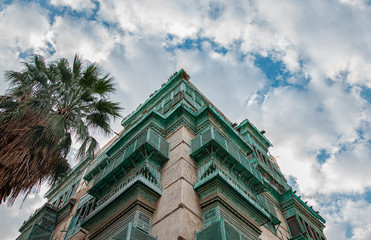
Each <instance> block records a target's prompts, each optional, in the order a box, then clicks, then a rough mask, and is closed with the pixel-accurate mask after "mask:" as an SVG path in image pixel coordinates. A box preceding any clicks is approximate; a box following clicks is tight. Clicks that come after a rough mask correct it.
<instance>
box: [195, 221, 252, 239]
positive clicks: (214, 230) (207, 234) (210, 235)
mask: <svg viewBox="0 0 371 240" xmlns="http://www.w3.org/2000/svg"><path fill="white" fill-rule="evenodd" d="M248 239H249V238H247V237H246V236H245V235H243V234H241V233H240V232H239V231H238V230H237V229H235V228H234V227H233V226H232V225H230V224H229V223H228V222H226V221H224V219H221V220H219V221H217V222H214V223H212V224H211V225H210V226H208V227H207V228H205V229H203V230H201V231H199V232H195V240H248Z"/></svg>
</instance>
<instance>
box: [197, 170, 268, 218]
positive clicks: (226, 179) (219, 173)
mask: <svg viewBox="0 0 371 240" xmlns="http://www.w3.org/2000/svg"><path fill="white" fill-rule="evenodd" d="M216 178H220V179H222V181H223V182H225V183H227V184H228V186H230V187H231V188H232V189H233V190H234V191H235V192H236V193H237V194H239V195H240V196H241V197H243V199H245V200H246V202H247V203H249V205H251V206H253V207H254V208H255V209H256V210H257V211H258V212H259V213H260V215H261V216H263V217H264V218H266V219H267V220H270V219H271V216H270V214H269V213H268V212H267V211H266V210H265V209H264V208H262V207H261V206H260V205H259V204H258V203H257V202H255V201H254V200H253V199H252V198H251V197H250V196H249V195H248V194H247V193H245V191H244V190H243V189H241V188H240V187H239V186H238V184H236V183H235V182H234V180H233V179H231V178H229V177H227V176H226V175H225V174H224V173H223V172H222V171H220V170H219V169H217V168H216V169H214V170H213V171H208V172H207V174H206V175H204V177H203V178H202V179H200V180H199V181H197V182H196V183H195V185H194V189H197V188H199V187H201V186H203V185H205V184H206V183H208V182H210V181H212V180H213V179H216Z"/></svg>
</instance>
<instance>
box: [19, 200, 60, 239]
mask: <svg viewBox="0 0 371 240" xmlns="http://www.w3.org/2000/svg"><path fill="white" fill-rule="evenodd" d="M56 219H57V208H55V207H54V206H52V205H50V204H48V203H46V204H44V205H43V206H42V207H41V208H39V209H38V210H36V212H35V213H34V214H33V215H31V216H30V218H29V219H28V220H27V221H25V222H24V223H23V225H22V226H21V228H20V229H19V231H20V232H21V235H20V236H19V237H18V238H17V240H23V239H27V240H34V239H49V238H50V237H51V235H52V233H53V230H54V227H55V222H56Z"/></svg>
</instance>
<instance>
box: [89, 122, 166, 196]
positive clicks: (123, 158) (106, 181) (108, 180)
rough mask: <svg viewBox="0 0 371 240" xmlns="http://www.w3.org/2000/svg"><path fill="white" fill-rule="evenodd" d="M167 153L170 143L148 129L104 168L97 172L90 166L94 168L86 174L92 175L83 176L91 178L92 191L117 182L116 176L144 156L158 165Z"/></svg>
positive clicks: (141, 159) (163, 160)
mask: <svg viewBox="0 0 371 240" xmlns="http://www.w3.org/2000/svg"><path fill="white" fill-rule="evenodd" d="M169 155H170V144H169V143H168V142H167V141H166V140H165V139H164V138H162V137H161V136H160V135H158V134H157V133H155V132H154V131H153V130H151V129H148V130H147V131H146V132H145V133H144V134H142V135H140V136H139V137H138V138H137V139H136V140H135V141H133V142H132V143H131V144H129V145H128V146H127V147H126V148H125V150H124V151H123V153H122V154H121V155H120V156H118V157H116V158H115V159H113V160H112V161H111V162H110V163H109V164H108V165H106V166H105V168H104V169H102V170H100V171H99V172H94V171H95V168H92V169H94V170H92V171H91V172H88V173H87V176H91V175H94V174H95V175H94V177H92V178H91V177H88V178H87V177H85V179H93V181H94V182H93V185H92V188H91V192H92V193H93V192H95V191H101V190H102V189H103V188H106V187H107V186H109V185H110V184H113V183H115V182H117V181H116V178H117V177H118V176H120V175H121V174H122V173H125V172H126V171H128V170H129V169H130V168H132V167H133V166H135V164H136V163H139V162H141V161H143V160H144V159H146V158H151V159H152V160H153V161H155V162H157V163H158V164H159V165H162V164H163V163H164V162H165V161H166V160H168V159H169ZM98 165H99V164H98ZM112 179H114V180H112Z"/></svg>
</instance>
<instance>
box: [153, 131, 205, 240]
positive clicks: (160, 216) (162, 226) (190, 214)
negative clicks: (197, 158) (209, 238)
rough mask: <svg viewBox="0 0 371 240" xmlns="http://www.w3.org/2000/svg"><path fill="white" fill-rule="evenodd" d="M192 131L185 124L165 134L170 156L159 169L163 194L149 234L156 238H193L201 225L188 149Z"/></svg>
mask: <svg viewBox="0 0 371 240" xmlns="http://www.w3.org/2000/svg"><path fill="white" fill-rule="evenodd" d="M193 138H194V135H193V133H192V132H191V131H190V130H189V129H188V128H187V127H185V126H183V125H182V126H181V127H179V128H178V129H177V130H176V131H174V132H173V133H172V134H171V135H169V136H168V137H167V139H166V140H167V141H168V142H169V143H170V144H171V145H170V148H171V149H170V159H169V161H168V162H167V163H166V164H165V165H164V166H163V168H162V170H161V186H162V191H163V192H162V196H161V197H160V199H159V200H158V201H157V203H156V211H155V213H154V215H153V217H152V229H151V235H152V236H158V240H175V239H179V240H181V239H187V240H193V239H195V231H200V230H201V229H202V211H201V208H200V204H199V198H198V195H197V193H196V192H195V191H194V190H193V185H194V183H195V182H196V180H197V169H196V165H195V163H194V162H193V160H192V158H191V157H190V156H189V153H190V141H191V139H193Z"/></svg>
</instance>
